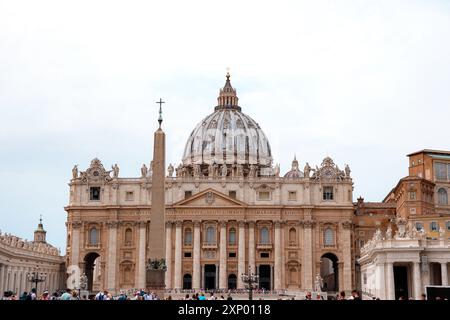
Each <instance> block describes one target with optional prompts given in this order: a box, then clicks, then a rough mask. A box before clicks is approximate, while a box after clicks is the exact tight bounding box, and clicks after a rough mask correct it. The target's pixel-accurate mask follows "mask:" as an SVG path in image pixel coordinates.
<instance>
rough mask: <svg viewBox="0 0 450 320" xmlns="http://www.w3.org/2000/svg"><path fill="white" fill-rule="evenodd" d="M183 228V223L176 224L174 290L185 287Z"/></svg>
mask: <svg viewBox="0 0 450 320" xmlns="http://www.w3.org/2000/svg"><path fill="white" fill-rule="evenodd" d="M182 227H183V222H182V221H177V222H175V266H174V288H175V289H181V288H182V287H183V284H182V278H181V267H182V265H181V263H182V262H181V251H182V250H181V245H182Z"/></svg>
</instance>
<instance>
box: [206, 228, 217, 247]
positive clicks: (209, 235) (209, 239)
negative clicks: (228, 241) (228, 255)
mask: <svg viewBox="0 0 450 320" xmlns="http://www.w3.org/2000/svg"><path fill="white" fill-rule="evenodd" d="M206 243H207V244H216V229H215V228H214V227H208V228H206Z"/></svg>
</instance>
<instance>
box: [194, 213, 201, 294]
mask: <svg viewBox="0 0 450 320" xmlns="http://www.w3.org/2000/svg"><path fill="white" fill-rule="evenodd" d="M200 267H201V266H200V221H194V256H193V266H192V289H195V290H199V289H200V271H201V270H200Z"/></svg>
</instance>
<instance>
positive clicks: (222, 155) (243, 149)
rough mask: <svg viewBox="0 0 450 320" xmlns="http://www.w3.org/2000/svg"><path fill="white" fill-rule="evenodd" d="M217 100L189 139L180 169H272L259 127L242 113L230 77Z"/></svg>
mask: <svg viewBox="0 0 450 320" xmlns="http://www.w3.org/2000/svg"><path fill="white" fill-rule="evenodd" d="M217 100H218V106H216V107H215V112H214V113H212V114H210V115H209V116H207V117H206V118H205V119H203V120H202V121H201V122H200V123H199V124H198V125H197V126H196V127H195V129H194V130H193V131H192V133H191V135H190V136H189V139H188V141H187V143H186V147H185V149H184V155H183V165H185V166H189V165H192V164H208V165H209V164H214V163H216V164H230V165H231V164H243V165H251V164H254V165H260V166H261V167H269V166H271V164H272V153H271V150H270V145H269V141H268V140H267V138H266V136H265V134H264V132H263V131H262V130H261V128H260V127H259V125H258V124H257V123H256V122H255V121H254V120H253V119H252V118H250V117H249V116H247V115H245V114H244V113H242V112H241V108H240V107H239V106H238V105H237V103H238V97H237V96H236V90H235V89H234V88H233V87H232V86H231V83H230V75H229V74H227V81H226V83H225V86H224V88H223V89H221V90H220V95H219V97H218V99H217Z"/></svg>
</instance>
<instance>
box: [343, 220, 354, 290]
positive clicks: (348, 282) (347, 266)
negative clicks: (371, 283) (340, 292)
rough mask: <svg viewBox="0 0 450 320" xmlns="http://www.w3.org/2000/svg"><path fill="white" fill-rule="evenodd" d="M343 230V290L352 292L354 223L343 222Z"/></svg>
mask: <svg viewBox="0 0 450 320" xmlns="http://www.w3.org/2000/svg"><path fill="white" fill-rule="evenodd" d="M342 229H343V248H342V251H343V252H342V256H343V258H344V265H343V271H344V272H343V285H344V287H343V289H344V290H345V291H347V292H350V291H351V290H352V250H351V229H352V223H351V222H350V221H346V222H343V223H342Z"/></svg>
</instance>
